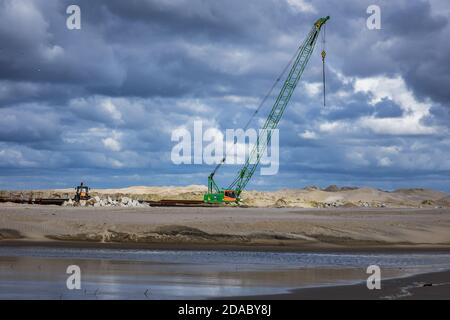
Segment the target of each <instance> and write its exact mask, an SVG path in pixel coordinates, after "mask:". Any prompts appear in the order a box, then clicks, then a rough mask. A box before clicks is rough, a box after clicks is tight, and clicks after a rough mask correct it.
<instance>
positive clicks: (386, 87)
mask: <svg viewBox="0 0 450 320" xmlns="http://www.w3.org/2000/svg"><path fill="white" fill-rule="evenodd" d="M354 90H355V93H358V92H363V93H366V94H369V95H370V97H371V100H370V104H372V105H375V104H376V103H378V102H381V101H382V100H383V99H389V100H391V101H393V102H395V103H396V104H397V105H398V106H399V107H400V108H401V109H402V110H403V111H404V114H403V116H402V117H395V118H394V117H391V118H376V117H374V116H373V115H372V116H367V117H363V118H361V119H360V120H359V125H360V126H362V127H363V128H367V129H370V130H372V131H373V132H374V133H377V134H388V135H427V134H434V133H437V132H439V128H437V127H431V126H427V125H426V124H424V123H423V120H424V118H425V117H426V116H428V115H429V114H430V108H431V103H430V102H420V101H418V100H417V99H416V98H415V97H414V95H413V93H412V92H411V91H410V90H409V89H408V88H407V86H406V84H405V81H404V80H403V78H401V77H400V76H397V77H393V78H389V77H384V76H379V77H371V78H363V79H356V80H355V82H354Z"/></svg>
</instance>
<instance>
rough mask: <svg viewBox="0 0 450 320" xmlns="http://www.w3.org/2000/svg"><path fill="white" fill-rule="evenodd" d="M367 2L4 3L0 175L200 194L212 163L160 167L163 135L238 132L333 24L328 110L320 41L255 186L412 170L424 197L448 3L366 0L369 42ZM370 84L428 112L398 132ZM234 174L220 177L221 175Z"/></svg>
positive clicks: (398, 115)
mask: <svg viewBox="0 0 450 320" xmlns="http://www.w3.org/2000/svg"><path fill="white" fill-rule="evenodd" d="M69 4H78V5H80V7H81V14H82V29H81V30H68V29H67V28H66V26H65V24H66V18H67V15H66V13H65V10H66V8H67V6H68V5H69ZM370 4H373V1H350V0H348V1H336V2H334V3H330V2H328V1H314V2H309V1H306V0H304V1H300V0H290V1H275V0H273V1H272V0H267V1H259V0H258V1H256V0H253V1H237V0H233V1H201V0H198V1H196V0H190V1H187V0H186V1H184V0H177V1H163V0H160V1H156V0H154V1H153V0H146V1H144V0H143V1H137V0H136V1H135V0H132V1H120V0H111V1H68V0H67V1H44V0H38V1H27V0H17V1H11V0H0V112H2V117H1V119H0V167H1V171H0V175H1V176H2V178H4V179H6V181H9V182H10V183H16V185H17V186H18V187H23V186H24V185H26V181H25V180H26V179H25V178H23V176H22V175H21V174H20V173H19V172H20V170H22V172H26V174H27V177H28V179H29V181H31V182H30V183H31V184H33V185H35V186H39V183H40V182H39V181H42V184H43V185H45V186H53V185H51V184H52V183H54V184H61V185H64V186H67V185H71V184H72V182H73V181H72V180H74V179H75V180H76V181H78V180H79V177H83V179H84V180H86V181H89V180H90V181H93V183H96V184H98V185H99V186H107V185H110V186H121V185H123V184H175V183H181V182H180V181H174V179H173V175H174V174H180V175H184V176H185V177H186V182H185V183H181V184H188V183H199V184H200V183H204V179H205V176H206V175H205V173H206V172H208V171H209V170H210V169H211V168H210V167H209V166H206V165H203V166H175V165H172V164H171V162H170V151H171V148H172V146H173V143H172V142H171V141H170V138H171V132H172V130H173V129H175V128H179V127H186V128H189V129H192V126H193V121H194V120H203V121H204V126H205V129H206V128H208V127H214V128H218V129H220V130H225V129H227V128H236V127H242V126H243V125H244V124H245V123H246V121H247V119H248V117H249V116H250V114H251V113H252V112H253V110H254V109H255V108H256V107H257V106H258V103H259V101H260V99H261V98H262V97H263V96H264V94H265V93H266V92H267V90H268V89H269V88H270V86H271V85H272V83H273V81H274V80H275V79H276V77H277V76H278V75H279V73H280V71H281V70H282V69H283V67H284V66H285V64H286V63H287V62H288V61H289V59H290V57H291V55H292V54H293V53H294V52H295V50H296V48H297V47H298V45H299V43H300V42H301V41H302V40H303V38H304V36H305V35H306V33H307V32H308V31H309V29H310V27H311V24H312V22H313V21H314V20H315V19H316V18H317V17H318V16H321V15H327V14H330V15H331V20H330V22H329V25H328V27H327V51H328V55H327V65H328V67H327V88H328V92H327V102H328V103H327V104H328V105H327V107H322V106H321V103H322V101H321V92H320V90H321V84H320V82H321V77H322V74H321V71H322V68H321V60H320V56H319V52H320V50H321V44H320V43H319V42H318V44H317V48H316V52H315V53H314V54H313V56H312V58H311V61H310V63H309V65H308V67H307V68H306V70H305V73H304V76H303V81H302V82H301V83H300V84H299V87H298V89H297V91H296V92H295V93H294V96H293V98H292V102H291V104H290V105H289V107H288V109H287V110H286V114H285V116H284V118H283V120H282V122H281V124H280V135H281V136H280V139H281V149H282V150H281V153H282V158H281V164H280V170H281V171H280V174H279V176H278V177H279V178H280V179H277V176H275V177H256V179H255V184H253V185H252V186H251V187H256V186H258V185H261V186H263V187H265V188H276V186H280V185H282V184H283V181H286V184H287V185H289V186H299V184H300V185H306V184H315V183H314V182H317V184H327V181H330V182H331V181H332V182H334V183H339V182H351V183H352V184H361V183H359V182H360V181H361V180H364V181H367V182H368V183H372V184H373V185H376V186H385V187H391V186H396V185H400V184H401V183H402V182H401V181H400V180H401V178H404V180H406V179H410V178H411V176H412V172H416V173H419V172H420V173H421V176H422V177H423V179H424V182H423V183H422V185H429V186H431V185H433V183H436V181H437V180H439V179H436V178H435V176H436V175H443V176H444V177H447V178H448V168H450V164H449V163H448V162H446V161H445V160H439V161H437V160H436V159H445V157H447V158H449V154H448V153H446V152H445V150H448V143H449V142H448V132H446V131H445V130H446V129H445V128H446V127H448V122H446V121H447V120H448V119H449V118H448V116H447V117H446V116H445V115H448V113H446V112H447V110H448V109H449V105H450V96H449V90H448V84H449V83H450V78H449V77H450V63H449V62H448V56H450V44H449V43H448V41H447V39H448V37H449V35H450V31H449V25H448V18H449V17H448V9H447V11H445V10H441V11H439V8H440V9H442V8H447V7H448V6H447V5H446V4H445V2H440V1H433V2H428V1H396V2H392V1H375V4H378V5H380V7H381V13H382V29H381V30H376V31H371V30H368V29H367V28H366V18H367V16H368V15H367V14H366V8H367V7H368V6H369V5H370ZM365 77H369V78H370V77H386V78H395V77H399V79H402V81H404V82H405V85H406V88H407V89H409V90H411V94H412V96H413V98H417V99H419V100H420V101H425V102H426V103H430V104H431V105H432V107H431V108H430V113H429V114H425V115H424V116H423V119H422V120H421V121H417V122H414V119H413V120H411V121H413V122H411V125H408V123H406V122H405V121H406V120H405V119H404V118H405V117H407V116H408V115H410V114H413V116H414V115H416V114H417V112H418V111H417V110H415V109H414V110H415V111H414V110H413V111H411V110H410V109H408V106H407V105H406V104H407V103H409V102H411V99H410V97H409V96H408V97H407V98H406V99H405V98H404V96H405V95H408V93H407V92H406V91H405V90H403V88H402V87H399V90H403V91H405V92H403V91H402V92H401V94H402V95H403V96H402V97H403V98H402V99H403V100H401V101H394V100H393V99H392V97H381V98H380V99H379V100H377V101H373V100H374V99H375V98H374V96H373V92H372V91H371V90H369V89H367V90H366V91H364V88H363V89H361V91H358V92H356V91H355V88H354V86H355V82H356V81H357V80H358V79H360V78H365ZM280 85H281V83H280V84H279V85H278V86H277V89H276V90H275V91H274V94H276V93H277V90H279V88H280ZM399 94H400V93H399ZM272 98H273V97H272ZM408 99H409V100H408ZM402 102H403V104H402ZM413 103H414V104H417V103H416V101H413ZM270 107H271V102H270V101H269V102H268V103H267V105H265V106H264V108H263V109H262V110H261V112H260V114H259V117H257V119H256V120H255V121H254V122H253V123H252V126H254V127H257V126H258V120H259V121H262V119H263V118H264V116H266V115H267V113H268V111H269V109H270ZM417 108H418V107H417ZM414 112H416V113H415V114H414ZM412 118H414V117H412ZM379 120H381V121H383V120H386V121H387V122H386V124H384V123H382V124H380V123H379V122H377V121H379ZM407 120H408V119H407ZM402 121H404V122H402ZM408 121H410V120H408ZM422 124H423V125H425V126H430V128H432V129H430V130H431V131H430V132H428V131H426V129H429V128H425V129H424V128H422V127H421V125H422ZM384 127H386V128H387V129H389V130H390V131H389V132H388V133H386V132H383V130H381V129H383V128H384ZM396 127H398V131H399V133H396V130H397V128H396ZM409 127H412V129H410V128H409ZM380 128H381V129H380ZM408 129H410V131H411V132H409V131H408ZM433 130H434V131H433ZM405 131H406V134H404V132H405ZM392 132H393V133H392ZM416 132H418V134H416V135H415V136H414V134H415V133H416ZM423 132H425V134H423ZM430 146H433V148H431V149H430ZM427 148H428V149H427ZM427 155H428V156H427ZM411 159H413V160H411ZM237 168H238V167H237V166H230V167H228V168H224V172H223V176H224V177H225V180H227V179H231V178H232V177H233V176H234V174H235V171H236V170H237ZM60 170H64V171H65V176H66V177H67V178H66V179H65V180H64V178H61V177H60V175H59V174H58V171H60ZM446 170H447V171H446ZM377 175H385V176H386V178H385V179H378V177H377ZM446 175H447V176H446ZM44 176H45V177H46V178H43V177H44ZM325 176H326V178H324V177H325ZM49 177H50V178H49ZM114 177H115V178H114ZM120 177H122V178H123V179H122V180H120ZM266 178H267V179H266ZM389 179H391V180H389ZM178 180H181V179H178ZM120 181H122V184H121V182H120ZM299 181H300V182H299ZM358 181H359V182H358ZM439 181H440V180H439ZM439 181H438V182H437V185H441V184H440V182H439ZM0 187H1V185H0Z"/></svg>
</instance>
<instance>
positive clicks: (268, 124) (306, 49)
mask: <svg viewBox="0 0 450 320" xmlns="http://www.w3.org/2000/svg"><path fill="white" fill-rule="evenodd" d="M329 18H330V17H329V16H327V17H324V18H320V19H318V20H317V21H316V22H315V23H314V25H313V27H312V29H311V31H310V32H309V33H308V36H307V37H306V39H305V40H304V41H303V43H302V44H301V45H300V47H299V48H298V50H297V52H296V54H295V56H294V58H293V59H292V60H291V62H290V63H289V64H288V66H290V65H292V66H291V68H290V71H289V73H288V76H287V77H286V80H285V81H284V84H283V86H282V88H281V90H280V93H279V94H278V96H277V98H276V100H275V103H274V105H273V106H272V109H271V111H270V113H269V116H268V117H267V119H266V121H265V123H264V126H263V127H262V130H260V131H259V135H258V137H257V144H256V145H255V146H254V147H253V149H252V151H251V152H250V155H249V157H248V158H247V159H246V162H245V164H244V165H243V166H242V168H241V169H240V170H239V172H238V174H237V176H236V178H235V179H234V180H233V182H232V183H231V184H230V185H229V186H228V188H226V189H220V188H219V187H218V186H217V184H216V182H215V181H214V175H215V174H216V172H217V170H218V169H219V168H220V166H221V165H222V164H223V163H225V161H226V158H225V157H224V158H223V159H222V161H221V162H220V163H219V164H218V165H217V166H216V167H215V169H214V170H213V172H212V173H211V174H210V175H209V176H208V192H207V193H206V194H205V195H204V197H203V201H204V202H205V203H239V202H240V195H241V193H242V191H243V190H244V189H245V187H246V185H247V184H248V182H249V181H250V179H251V177H252V176H253V174H254V173H255V170H256V168H257V167H258V164H259V162H260V160H261V157H262V155H263V154H264V151H265V149H266V148H267V146H268V144H269V143H270V141H271V137H272V131H271V130H273V129H276V128H277V126H278V123H279V122H280V119H281V117H282V115H283V112H284V110H285V109H286V106H287V105H288V103H289V100H290V98H291V96H292V93H293V92H294V89H295V87H296V86H297V84H298V82H299V80H300V78H301V76H302V74H303V70H304V69H305V67H306V65H307V64H308V61H309V58H310V57H311V54H312V52H313V50H314V47H315V44H316V41H317V39H318V37H319V33H320V30H321V28H322V26H324V25H325V23H326V22H327V21H328V19H329ZM324 35H325V33H323V36H324ZM323 43H325V38H323ZM321 55H322V63H323V64H324V63H325V47H323V50H322V53H321ZM288 66H287V67H286V68H285V70H284V71H283V73H282V75H283V74H284V72H285V71H286V70H287V68H288ZM323 72H325V67H323ZM280 78H281V77H279V78H278V79H277V81H278V80H279V79H280ZM323 81H325V73H324V74H323ZM275 84H276V82H275ZM275 84H274V86H273V87H272V89H273V88H274V87H275ZM272 89H271V90H272ZM324 90H325V83H324ZM270 92H271V91H269V94H268V95H267V96H266V98H267V97H268V96H269V95H270ZM266 98H264V100H263V102H262V103H261V105H260V106H259V107H261V106H262V104H263V103H264V101H265V99H266ZM324 104H325V91H324ZM259 107H258V109H259ZM258 109H257V110H256V112H255V113H254V115H255V114H256V113H257V112H258ZM249 122H250V121H249ZM262 133H263V134H265V135H266V136H265V137H262V136H261V134H262Z"/></svg>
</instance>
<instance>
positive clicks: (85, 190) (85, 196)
mask: <svg viewBox="0 0 450 320" xmlns="http://www.w3.org/2000/svg"><path fill="white" fill-rule="evenodd" d="M89 190H91V188H89V187H88V186H85V185H84V183H83V182H81V183H80V185H79V186H77V187H75V191H76V192H75V198H74V199H73V200H74V201H76V202H79V201H80V200H89V199H90V198H91V196H90V195H89Z"/></svg>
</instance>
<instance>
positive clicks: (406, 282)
mask: <svg viewBox="0 0 450 320" xmlns="http://www.w3.org/2000/svg"><path fill="white" fill-rule="evenodd" d="M236 298H237V299H243V300H248V299H250V300H251V299H258V300H259V299H261V300H450V271H448V270H447V271H442V272H432V273H425V274H419V275H415V276H411V277H404V278H396V279H389V280H384V281H382V282H381V289H380V290H368V289H367V286H366V283H360V284H355V285H342V286H339V285H337V286H327V287H315V288H303V289H297V290H292V291H291V292H289V293H286V294H274V295H258V296H245V297H236ZM227 299H229V298H227Z"/></svg>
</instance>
